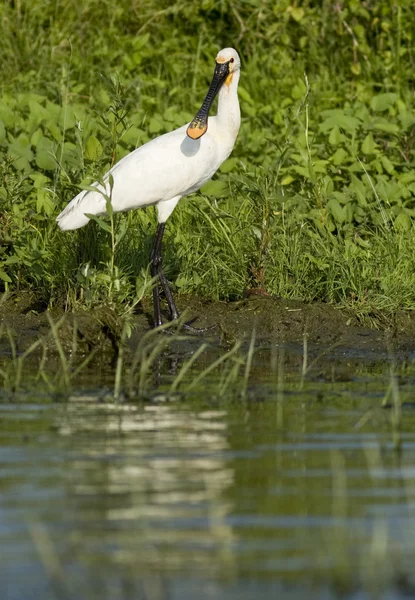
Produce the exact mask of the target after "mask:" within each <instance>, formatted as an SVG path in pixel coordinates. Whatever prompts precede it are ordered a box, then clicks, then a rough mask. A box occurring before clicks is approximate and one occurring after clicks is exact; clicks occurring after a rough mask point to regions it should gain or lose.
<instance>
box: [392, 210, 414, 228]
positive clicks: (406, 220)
mask: <svg viewBox="0 0 415 600" xmlns="http://www.w3.org/2000/svg"><path fill="white" fill-rule="evenodd" d="M411 225H412V222H411V219H410V217H409V216H408V215H406V214H405V213H404V212H401V213H399V215H398V216H397V217H396V219H395V223H394V226H395V229H396V230H397V231H409V229H410V228H411Z"/></svg>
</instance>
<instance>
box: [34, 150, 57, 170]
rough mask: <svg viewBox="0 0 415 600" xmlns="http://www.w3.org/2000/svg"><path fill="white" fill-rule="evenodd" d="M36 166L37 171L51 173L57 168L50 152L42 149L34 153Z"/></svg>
mask: <svg viewBox="0 0 415 600" xmlns="http://www.w3.org/2000/svg"><path fill="white" fill-rule="evenodd" d="M36 164H37V166H38V167H39V169H42V170H44V171H53V170H54V169H57V167H58V163H57V162H56V160H55V158H54V156H53V155H52V154H51V152H50V151H48V150H43V149H40V150H38V151H37V152H36Z"/></svg>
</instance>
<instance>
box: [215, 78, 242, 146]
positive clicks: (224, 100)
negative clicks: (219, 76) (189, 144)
mask: <svg viewBox="0 0 415 600" xmlns="http://www.w3.org/2000/svg"><path fill="white" fill-rule="evenodd" d="M238 82H239V71H237V72H236V73H234V74H233V77H232V80H231V81H230V83H229V85H227V84H226V83H224V84H223V85H222V87H221V89H220V91H219V100H218V113H217V119H218V124H219V126H220V127H221V129H222V128H223V131H226V132H228V133H229V134H231V135H232V136H234V137H235V138H236V136H237V135H238V131H239V126H240V124H241V111H240V108H239V100H238Z"/></svg>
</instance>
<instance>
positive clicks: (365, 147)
mask: <svg viewBox="0 0 415 600" xmlns="http://www.w3.org/2000/svg"><path fill="white" fill-rule="evenodd" d="M375 150H376V144H375V140H374V139H373V134H372V133H368V134H367V136H366V137H365V139H364V140H363V143H362V152H363V154H373V153H374V152H375Z"/></svg>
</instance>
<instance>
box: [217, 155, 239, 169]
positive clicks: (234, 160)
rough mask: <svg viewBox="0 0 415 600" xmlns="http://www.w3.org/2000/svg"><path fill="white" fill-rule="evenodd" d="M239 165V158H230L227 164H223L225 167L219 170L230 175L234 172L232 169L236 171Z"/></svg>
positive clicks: (226, 161)
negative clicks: (230, 172)
mask: <svg viewBox="0 0 415 600" xmlns="http://www.w3.org/2000/svg"><path fill="white" fill-rule="evenodd" d="M237 164H238V159H237V158H228V160H225V162H224V163H223V165H222V166H221V167H220V169H219V170H220V172H221V173H229V171H232V169H234V168H235V167H236V165H237Z"/></svg>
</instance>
